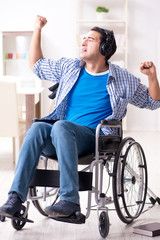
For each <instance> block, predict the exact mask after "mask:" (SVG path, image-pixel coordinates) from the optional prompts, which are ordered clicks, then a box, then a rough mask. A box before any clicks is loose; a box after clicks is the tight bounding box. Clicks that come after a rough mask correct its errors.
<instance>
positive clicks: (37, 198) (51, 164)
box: [29, 159, 59, 217]
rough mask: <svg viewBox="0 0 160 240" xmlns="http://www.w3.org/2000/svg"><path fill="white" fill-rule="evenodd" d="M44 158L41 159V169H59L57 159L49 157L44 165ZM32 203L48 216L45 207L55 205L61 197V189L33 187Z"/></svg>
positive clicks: (31, 192)
mask: <svg viewBox="0 0 160 240" xmlns="http://www.w3.org/2000/svg"><path fill="white" fill-rule="evenodd" d="M43 161H44V160H43V159H41V160H40V164H39V166H38V168H39V169H48V170H49V169H50V170H58V163H57V162H56V161H55V160H52V159H47V162H46V165H45V167H44V164H43ZM29 194H30V196H31V200H32V203H33V204H34V206H35V207H36V208H37V210H38V211H39V212H40V213H41V214H42V215H43V216H46V217H47V216H48V215H47V214H46V213H45V211H44V209H45V207H47V206H50V205H54V204H55V203H56V201H57V199H58V197H59V189H58V188H52V187H33V188H30V189H29Z"/></svg>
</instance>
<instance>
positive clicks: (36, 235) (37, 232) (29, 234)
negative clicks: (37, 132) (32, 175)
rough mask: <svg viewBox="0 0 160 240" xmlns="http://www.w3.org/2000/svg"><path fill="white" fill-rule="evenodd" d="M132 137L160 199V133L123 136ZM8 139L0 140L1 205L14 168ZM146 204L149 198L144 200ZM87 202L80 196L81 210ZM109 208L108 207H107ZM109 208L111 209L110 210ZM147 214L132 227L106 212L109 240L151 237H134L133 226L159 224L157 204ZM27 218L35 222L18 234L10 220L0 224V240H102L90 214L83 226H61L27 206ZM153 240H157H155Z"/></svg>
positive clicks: (152, 186) (93, 216)
mask: <svg viewBox="0 0 160 240" xmlns="http://www.w3.org/2000/svg"><path fill="white" fill-rule="evenodd" d="M125 135H127V136H132V137H133V138H135V139H136V140H137V141H138V142H140V143H141V145H142V146H143V149H144V151H145V154H146V157H147V164H148V174H149V176H148V179H149V186H150V188H151V189H152V191H153V192H154V193H155V194H156V195H158V196H160V184H159V182H160V174H159V173H160V144H159V143H160V132H159V133H157V132H134V133H133V132H130V133H125ZM11 146H12V145H11V141H10V140H9V139H2V138H0V205H2V204H3V203H4V202H5V201H6V199H7V192H8V190H9V187H10V185H11V182H12V179H13V176H14V165H13V164H12V152H11V151H12V149H11ZM147 202H149V201H148V199H147ZM85 203H86V200H84V199H82V197H81V205H82V208H84V206H85ZM109 207H110V206H109ZM111 208H112V207H111ZM145 209H147V210H148V211H146V212H145V213H143V214H141V216H140V217H139V218H138V219H136V220H135V221H134V222H133V223H132V224H131V225H125V224H124V223H122V222H121V221H120V220H119V218H118V216H117V214H116V212H115V211H113V210H110V211H109V219H110V223H111V226H110V231H109V235H108V237H107V239H108V240H112V239H116V240H135V239H136V240H143V239H150V237H146V236H141V235H136V234H134V233H133V226H136V225H139V224H145V223H149V222H153V221H158V222H160V205H158V204H156V205H155V206H154V207H152V208H151V205H150V204H146V205H145ZM29 218H30V219H32V220H33V221H34V223H26V225H25V226H24V228H23V229H22V230H21V231H16V230H15V229H14V228H13V227H12V225H11V221H10V219H6V221H5V222H0V239H5V240H32V239H33V240H51V239H56V240H60V239H65V240H71V239H72V240H85V239H86V240H90V239H91V240H98V239H102V238H101V237H100V234H99V231H98V220H97V213H96V211H93V212H92V213H91V215H90V216H89V218H88V219H87V221H86V223H85V224H81V225H75V224H68V223H60V222H56V221H54V220H51V219H48V218H45V217H43V216H42V215H41V214H40V213H39V212H38V211H37V210H36V208H34V207H33V205H32V204H31V205H30V210H29ZM154 239H160V236H159V237H155V238H154Z"/></svg>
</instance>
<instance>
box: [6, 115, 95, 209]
mask: <svg viewBox="0 0 160 240" xmlns="http://www.w3.org/2000/svg"><path fill="white" fill-rule="evenodd" d="M94 149H95V129H92V128H89V127H86V126H82V125H78V124H75V123H72V122H69V121H66V120H58V121H57V122H55V123H54V124H50V123H45V122H36V123H34V124H32V126H31V127H30V128H29V129H28V131H27V133H26V135H25V137H24V141H23V144H22V147H21V150H20V154H19V159H18V162H17V166H16V170H15V176H14V180H13V183H12V186H11V189H10V191H9V194H10V193H12V192H13V191H15V192H17V193H18V194H19V196H20V197H21V199H22V201H23V202H24V201H25V200H26V197H27V193H28V188H29V185H30V183H31V180H32V178H33V176H34V173H35V170H36V167H37V165H38V162H39V157H40V155H41V153H42V152H43V153H45V154H48V155H50V156H56V155H57V158H58V162H59V167H60V199H61V200H68V201H71V202H74V203H77V204H79V194H78V189H79V182H78V171H77V166H78V155H83V154H88V153H92V152H94Z"/></svg>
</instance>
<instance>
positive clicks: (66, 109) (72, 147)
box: [0, 16, 160, 217]
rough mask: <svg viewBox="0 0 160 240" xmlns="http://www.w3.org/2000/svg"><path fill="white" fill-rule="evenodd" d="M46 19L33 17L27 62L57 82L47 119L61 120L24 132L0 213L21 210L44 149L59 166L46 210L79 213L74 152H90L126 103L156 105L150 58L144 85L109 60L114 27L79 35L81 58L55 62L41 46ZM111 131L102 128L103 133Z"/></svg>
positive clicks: (159, 101) (158, 96) (159, 95)
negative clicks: (55, 191)
mask: <svg viewBox="0 0 160 240" xmlns="http://www.w3.org/2000/svg"><path fill="white" fill-rule="evenodd" d="M46 23H47V20H46V18H44V17H41V16H37V18H36V23H35V28H34V33H33V37H32V41H31V47H30V53H29V62H30V67H31V69H33V72H34V73H35V74H37V76H38V77H39V78H41V79H46V80H51V81H54V82H58V83H59V88H58V91H57V94H56V99H55V108H54V111H53V112H52V113H51V114H50V115H49V116H47V117H46V119H59V120H58V121H55V123H54V124H50V123H46V122H36V123H34V124H32V126H31V127H30V128H29V130H28V131H27V134H26V136H25V138H24V142H23V144H22V148H21V151H20V154H19V160H18V163H17V166H16V170H15V177H14V180H13V184H12V186H11V189H10V191H9V198H8V200H7V202H6V203H5V204H4V205H3V206H2V207H1V208H0V215H4V216H13V215H14V214H15V212H17V211H20V209H21V206H22V202H24V201H25V199H26V196H27V192H28V187H29V185H30V182H31V180H32V177H33V175H34V172H35V169H36V166H37V164H38V161H39V157H40V154H41V153H42V152H43V153H45V154H48V155H53V156H57V158H58V161H59V166H60V201H59V202H58V203H56V204H55V205H53V206H48V207H46V209H45V211H46V213H47V214H48V215H51V216H59V217H68V216H71V215H73V214H74V213H75V212H77V211H80V203H79V194H78V189H79V184H78V172H77V165H78V156H79V155H84V154H87V153H91V152H93V151H94V147H95V129H96V126H97V125H98V123H99V122H100V120H102V119H107V120H113V119H114V120H121V119H122V118H123V117H124V116H125V114H126V109H127V105H128V103H131V104H133V105H135V106H138V107H140V108H148V109H151V110H154V109H156V108H158V107H160V87H159V84H158V80H157V75H156V69H155V66H154V64H153V63H152V62H142V63H141V65H140V71H141V72H142V73H144V74H146V75H147V76H148V81H149V87H148V88H147V87H146V86H144V85H142V84H141V83H140V80H139V79H137V78H136V77H134V76H133V75H132V74H130V73H129V72H127V70H125V69H121V68H120V67H119V66H117V65H114V64H111V63H110V62H109V61H108V60H109V58H110V57H111V56H112V55H113V54H114V53H115V51H116V42H115V38H114V34H113V32H112V31H108V30H104V29H101V28H98V27H95V28H93V29H92V30H91V31H89V32H88V33H87V35H86V36H85V37H84V39H83V42H82V49H81V53H80V59H66V58H61V59H59V60H57V61H54V60H50V59H46V58H44V57H43V54H42V50H41V30H42V28H43V27H44V26H45V24H46ZM110 131H111V130H110V129H106V128H103V129H102V130H101V134H108V133H111V132H110Z"/></svg>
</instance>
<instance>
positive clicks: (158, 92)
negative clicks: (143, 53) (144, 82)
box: [140, 62, 160, 100]
mask: <svg viewBox="0 0 160 240" xmlns="http://www.w3.org/2000/svg"><path fill="white" fill-rule="evenodd" d="M140 71H141V72H142V73H143V74H145V75H147V76H148V81H149V88H148V91H149V94H150V96H151V98H152V99H153V100H160V87H159V82H158V79H157V73H156V68H155V65H154V64H153V62H142V63H141V65H140Z"/></svg>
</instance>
